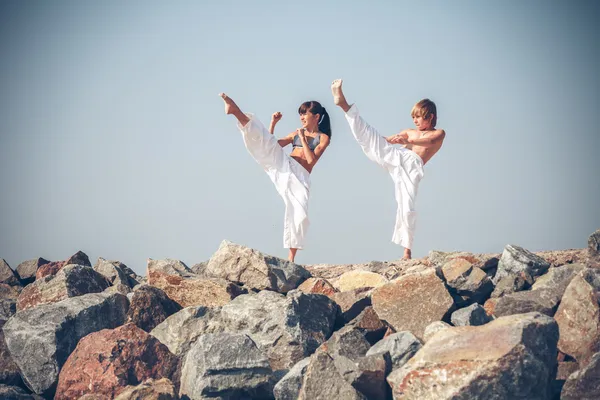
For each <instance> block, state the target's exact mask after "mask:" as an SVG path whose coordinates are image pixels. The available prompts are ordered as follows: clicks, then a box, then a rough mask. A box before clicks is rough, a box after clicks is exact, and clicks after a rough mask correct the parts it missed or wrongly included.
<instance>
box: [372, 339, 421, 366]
mask: <svg viewBox="0 0 600 400" xmlns="http://www.w3.org/2000/svg"><path fill="white" fill-rule="evenodd" d="M422 346H423V345H422V344H421V342H420V341H419V339H417V338H416V337H415V335H413V334H412V333H410V332H406V331H405V332H398V333H394V334H392V335H390V336H388V337H386V338H385V339H383V340H381V341H380V342H378V343H376V344H375V345H374V346H373V347H371V348H370V349H369V351H367V356H371V355H374V354H381V355H386V354H387V355H388V356H389V357H390V361H391V366H392V369H398V368H400V367H402V366H403V365H404V364H406V363H407V362H408V360H410V359H411V358H412V357H413V356H414V355H415V353H416V352H417V351H419V349H420V348H421V347H422Z"/></svg>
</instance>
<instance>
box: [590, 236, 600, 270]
mask: <svg viewBox="0 0 600 400" xmlns="http://www.w3.org/2000/svg"><path fill="white" fill-rule="evenodd" d="M587 256H588V261H587V264H588V267H590V268H600V229H599V230H597V231H596V232H594V233H592V234H591V235H590V237H589V238H588V247H587Z"/></svg>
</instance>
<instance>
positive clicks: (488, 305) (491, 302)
mask: <svg viewBox="0 0 600 400" xmlns="http://www.w3.org/2000/svg"><path fill="white" fill-rule="evenodd" d="M499 300H500V298H499V297H496V298H491V299H487V301H486V302H485V303H484V304H483V309H484V310H485V312H486V314H487V315H489V316H490V317H493V316H495V315H496V314H495V312H496V304H498V301H499Z"/></svg>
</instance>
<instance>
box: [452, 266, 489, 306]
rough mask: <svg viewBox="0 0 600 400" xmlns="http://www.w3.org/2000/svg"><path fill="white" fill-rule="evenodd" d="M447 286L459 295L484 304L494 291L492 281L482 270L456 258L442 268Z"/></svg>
mask: <svg viewBox="0 0 600 400" xmlns="http://www.w3.org/2000/svg"><path fill="white" fill-rule="evenodd" d="M441 272H442V275H443V276H444V278H445V279H446V284H447V285H448V286H449V287H450V288H452V289H454V290H455V291H456V294H457V295H460V296H464V297H466V298H469V299H472V301H477V302H483V301H484V300H485V299H486V298H487V297H488V296H489V294H490V293H491V292H492V290H494V285H493V284H492V281H491V280H490V278H489V277H488V276H487V274H486V273H485V272H484V271H483V270H482V269H480V268H477V267H475V266H473V263H471V262H469V261H467V260H465V259H464V258H454V259H452V260H450V261H448V262H447V263H445V264H444V265H443V266H442V268H441Z"/></svg>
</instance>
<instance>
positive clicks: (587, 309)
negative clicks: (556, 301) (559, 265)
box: [554, 268, 600, 368]
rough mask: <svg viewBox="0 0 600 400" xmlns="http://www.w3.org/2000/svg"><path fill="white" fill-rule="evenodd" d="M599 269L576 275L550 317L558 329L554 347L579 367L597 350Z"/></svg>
mask: <svg viewBox="0 0 600 400" xmlns="http://www.w3.org/2000/svg"><path fill="white" fill-rule="evenodd" d="M599 298H600V270H598V269H594V268H586V269H584V270H582V271H581V272H580V273H578V274H577V275H576V276H575V277H574V278H573V280H571V283H569V286H567V289H566V290H565V293H564V295H563V297H562V301H561V303H560V305H559V306H558V310H557V311H556V315H555V316H554V318H555V319H556V322H558V327H559V329H560V340H559V341H558V348H559V350H560V351H562V352H563V353H566V354H569V355H570V356H572V357H574V358H575V359H576V360H577V361H578V362H579V365H580V366H581V367H582V368H583V367H585V366H586V365H587V363H588V362H589V360H590V358H591V357H592V355H594V354H595V353H597V352H598V351H600V304H599V300H598V299H599Z"/></svg>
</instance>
